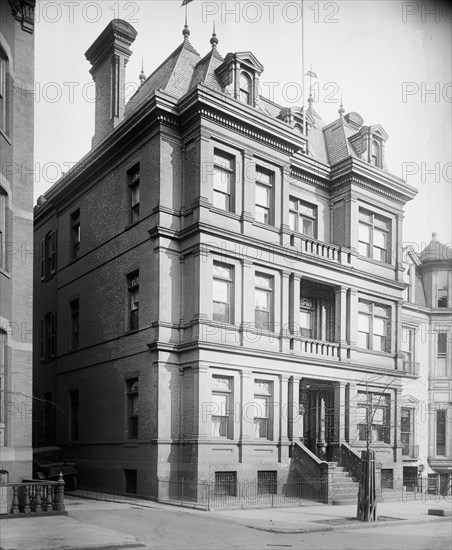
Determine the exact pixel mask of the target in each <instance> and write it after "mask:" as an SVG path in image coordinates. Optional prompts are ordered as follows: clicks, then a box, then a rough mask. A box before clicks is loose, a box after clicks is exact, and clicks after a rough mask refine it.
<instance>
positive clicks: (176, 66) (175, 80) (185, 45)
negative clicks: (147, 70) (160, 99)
mask: <svg viewBox="0 0 452 550" xmlns="http://www.w3.org/2000/svg"><path fill="white" fill-rule="evenodd" d="M200 61H201V56H200V55H199V53H198V52H197V51H196V50H195V48H193V46H192V45H191V43H190V41H189V40H188V39H187V38H186V39H184V41H183V42H182V44H181V45H180V46H179V47H177V48H176V49H175V50H174V52H173V53H172V54H171V55H170V56H169V57H167V58H166V59H165V61H164V62H163V63H162V64H161V65H160V66H159V67H157V69H156V70H155V71H154V72H153V73H152V74H151V75H150V76H149V77H148V78H147V79H146V80H145V81H144V82H143V84H142V86H141V87H140V88H139V89H138V91H137V92H136V93H135V94H134V95H133V96H132V98H131V99H130V101H129V102H128V103H127V105H126V116H127V115H129V114H130V113H131V112H133V111H135V110H136V109H137V108H138V107H139V106H140V105H142V104H143V103H144V102H145V101H146V99H148V98H149V97H150V96H151V95H152V94H153V93H154V92H156V91H157V90H161V91H164V92H166V93H168V94H170V95H172V96H174V97H175V98H176V99H180V98H181V97H182V96H183V95H185V94H186V93H187V92H188V91H189V90H190V88H191V82H192V78H193V73H194V71H195V68H196V66H197V65H198V63H199V62H200Z"/></svg>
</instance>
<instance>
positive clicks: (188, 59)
mask: <svg viewBox="0 0 452 550" xmlns="http://www.w3.org/2000/svg"><path fill="white" fill-rule="evenodd" d="M188 34H189V33H188ZM188 34H184V40H183V42H182V44H181V45H180V46H179V47H178V48H176V50H175V51H174V52H173V53H172V54H171V55H170V56H168V57H167V59H165V61H164V62H163V63H162V64H161V65H160V66H159V67H158V68H157V69H156V70H155V71H154V72H153V73H152V74H151V75H150V76H149V77H148V78H147V79H146V80H145V81H144V82H143V84H142V85H141V87H140V88H139V89H138V91H137V92H136V93H135V95H134V96H133V97H132V98H131V100H130V101H129V102H128V104H127V105H126V109H125V115H126V117H127V116H129V115H130V114H131V113H133V112H134V111H136V110H137V108H138V107H140V106H141V105H142V104H143V103H145V102H146V101H147V99H149V98H150V97H151V96H152V95H153V94H154V93H155V92H157V91H162V92H165V93H167V94H168V95H170V96H172V97H174V99H175V100H179V99H181V98H182V97H183V96H185V95H186V94H187V93H188V92H189V91H190V90H192V89H194V88H196V87H197V86H198V85H205V86H207V87H209V88H211V89H212V90H214V91H216V92H220V93H221V92H224V91H225V88H224V86H225V85H227V84H228V83H229V81H228V78H226V79H225V78H224V76H225V74H226V73H228V72H229V71H230V70H231V67H232V66H234V65H235V63H236V62H239V63H240V64H241V66H242V67H244V68H245V69H248V70H250V71H254V72H255V73H256V74H257V75H260V74H261V73H262V71H263V70H264V67H263V65H262V64H261V63H260V61H259V60H258V59H257V58H256V57H255V55H254V54H253V53H252V52H250V51H243V52H235V53H232V52H230V53H228V54H227V55H226V57H224V58H223V57H222V56H221V54H220V53H219V52H218V50H217V47H216V45H217V43H218V41H216V42H215V44H214V45H213V47H212V49H211V50H210V51H209V53H208V54H207V55H205V56H204V57H203V58H201V56H200V54H199V53H198V52H197V51H196V50H195V48H194V47H193V46H192V44H191V43H190V40H189V38H188ZM225 83H226V84H225ZM255 107H256V109H258V110H260V111H261V112H263V113H265V114H266V115H268V116H269V117H271V118H278V119H283V120H284V117H283V116H281V115H282V114H283V112H284V111H285V108H284V107H283V106H281V105H278V104H277V103H275V102H274V101H271V100H269V99H268V98H265V97H263V96H260V97H259V98H258V100H257V102H256V105H255ZM291 109H292V110H294V109H296V108H294V107H292V108H291ZM286 110H287V109H286ZM299 110H300V113H301V115H300V116H301V117H302V118H303V111H304V109H303V107H299ZM344 112H345V111H344V110H343V108H342V106H341V110H340V111H339V113H340V116H339V118H338V119H337V120H335V121H333V122H331V123H329V124H325V122H324V121H323V120H322V118H321V116H320V115H319V114H318V113H317V112H316V110H315V108H314V106H313V102H312V101H310V102H309V107H308V109H307V110H306V115H307V117H306V118H307V120H306V121H305V123H306V125H307V126H308V127H309V130H308V139H309V155H310V156H311V157H313V158H314V159H315V160H317V161H319V162H321V163H323V164H330V165H334V164H336V163H339V162H341V161H343V160H345V159H347V158H349V157H354V158H358V159H362V158H364V153H365V151H366V150H367V142H368V139H367V136H368V134H369V132H370V133H371V134H373V135H375V136H379V137H380V139H382V140H383V141H386V139H387V138H388V135H387V133H386V132H385V131H384V129H383V128H382V127H381V126H380V125H378V124H377V125H373V126H364V125H363V123H364V121H363V119H362V117H361V116H360V115H359V114H358V113H354V112H350V113H348V114H345V116H342V115H343V114H344ZM286 123H288V124H291V125H292V126H293V127H294V128H295V126H296V124H295V123H294V121H293V120H291V121H290V122H289V121H287V120H286ZM301 124H302V125H303V123H301ZM383 168H385V167H384V165H383Z"/></svg>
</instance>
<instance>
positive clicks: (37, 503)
mask: <svg viewBox="0 0 452 550" xmlns="http://www.w3.org/2000/svg"><path fill="white" fill-rule="evenodd" d="M41 489H42V487H41V485H35V490H36V501H35V507H36V512H42V506H41Z"/></svg>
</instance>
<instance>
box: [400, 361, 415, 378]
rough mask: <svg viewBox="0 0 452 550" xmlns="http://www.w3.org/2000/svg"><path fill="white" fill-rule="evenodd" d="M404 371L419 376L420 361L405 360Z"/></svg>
mask: <svg viewBox="0 0 452 550" xmlns="http://www.w3.org/2000/svg"><path fill="white" fill-rule="evenodd" d="M402 371H403V372H404V373H405V374H410V375H411V376H419V363H415V362H414V361H404V362H403V363H402Z"/></svg>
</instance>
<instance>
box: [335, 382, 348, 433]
mask: <svg viewBox="0 0 452 550" xmlns="http://www.w3.org/2000/svg"><path fill="white" fill-rule="evenodd" d="M345 388H346V384H345V382H338V383H337V384H336V385H335V386H334V442H335V443H343V442H344V441H345V408H346V401H345Z"/></svg>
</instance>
